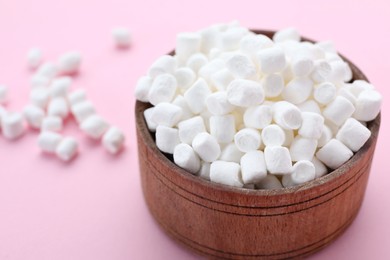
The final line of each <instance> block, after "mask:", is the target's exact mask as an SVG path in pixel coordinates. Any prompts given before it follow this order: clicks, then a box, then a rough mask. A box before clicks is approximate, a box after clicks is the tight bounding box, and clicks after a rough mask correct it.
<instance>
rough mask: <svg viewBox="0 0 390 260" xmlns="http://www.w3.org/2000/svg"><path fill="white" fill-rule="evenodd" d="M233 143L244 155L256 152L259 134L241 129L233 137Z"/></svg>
mask: <svg viewBox="0 0 390 260" xmlns="http://www.w3.org/2000/svg"><path fill="white" fill-rule="evenodd" d="M234 143H235V144H236V146H237V148H238V150H240V151H241V152H244V153H247V152H250V151H253V150H257V149H258V148H259V147H260V145H261V135H260V132H259V131H258V130H256V129H253V128H244V129H241V130H240V131H238V132H237V133H236V134H235V135H234Z"/></svg>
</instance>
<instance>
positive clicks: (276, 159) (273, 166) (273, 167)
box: [264, 146, 292, 175]
mask: <svg viewBox="0 0 390 260" xmlns="http://www.w3.org/2000/svg"><path fill="white" fill-rule="evenodd" d="M264 158H265V163H266V165H267V170H268V172H269V173H271V174H282V175H283V174H290V173H291V171H292V161H291V157H290V153H289V151H288V149H287V148H286V147H282V146H266V147H265V149H264Z"/></svg>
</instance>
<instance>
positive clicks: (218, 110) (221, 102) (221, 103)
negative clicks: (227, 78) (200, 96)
mask: <svg viewBox="0 0 390 260" xmlns="http://www.w3.org/2000/svg"><path fill="white" fill-rule="evenodd" d="M206 106H207V109H208V110H209V111H210V113H211V114H213V115H216V116H220V115H226V114H228V113H230V112H232V111H233V110H234V106H233V105H232V104H230V103H229V101H228V97H227V94H226V92H224V91H218V92H214V93H213V94H211V95H209V96H208V97H207V98H206Z"/></svg>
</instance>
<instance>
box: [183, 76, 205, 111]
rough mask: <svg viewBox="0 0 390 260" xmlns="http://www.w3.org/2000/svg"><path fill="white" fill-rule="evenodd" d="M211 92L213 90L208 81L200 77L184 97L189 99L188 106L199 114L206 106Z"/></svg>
mask: <svg viewBox="0 0 390 260" xmlns="http://www.w3.org/2000/svg"><path fill="white" fill-rule="evenodd" d="M210 94H211V90H210V88H209V86H208V84H207V82H206V81H205V80H204V79H202V78H199V79H198V80H197V81H196V82H195V83H194V84H193V85H192V86H191V87H190V88H189V89H188V90H187V91H186V93H184V98H185V100H186V101H187V104H188V107H189V108H190V109H191V111H192V112H193V113H194V114H199V113H200V112H202V110H203V109H204V108H205V106H206V98H207V97H208V96H209V95H210Z"/></svg>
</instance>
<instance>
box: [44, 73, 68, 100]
mask: <svg viewBox="0 0 390 260" xmlns="http://www.w3.org/2000/svg"><path fill="white" fill-rule="evenodd" d="M71 84H72V79H71V78H70V77H60V78H56V79H54V80H53V81H52V83H51V84H50V89H49V91H50V96H51V97H52V98H55V97H64V96H66V95H67V93H68V90H69V88H70V85H71Z"/></svg>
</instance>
